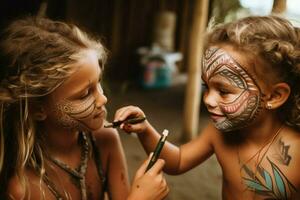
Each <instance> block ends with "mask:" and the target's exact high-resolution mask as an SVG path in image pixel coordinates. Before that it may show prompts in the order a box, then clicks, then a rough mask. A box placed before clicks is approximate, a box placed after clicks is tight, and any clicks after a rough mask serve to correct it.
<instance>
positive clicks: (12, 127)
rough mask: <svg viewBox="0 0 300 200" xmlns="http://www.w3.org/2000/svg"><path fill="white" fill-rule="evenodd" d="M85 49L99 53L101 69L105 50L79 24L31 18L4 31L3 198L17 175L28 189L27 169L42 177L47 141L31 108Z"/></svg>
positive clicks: (0, 108) (0, 103)
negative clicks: (8, 185)
mask: <svg viewBox="0 0 300 200" xmlns="http://www.w3.org/2000/svg"><path fill="white" fill-rule="evenodd" d="M86 49H91V50H94V51H96V52H97V54H98V59H99V62H100V63H101V64H100V66H103V64H104V63H105V61H106V50H105V48H104V47H103V46H102V44H101V43H100V42H99V41H98V40H96V39H92V38H91V37H89V36H88V35H87V34H86V33H85V32H83V31H82V30H80V29H79V28H78V27H77V26H75V25H72V24H67V23H64V22H59V21H52V20H50V19H46V18H35V17H28V18H25V19H20V20H16V21H14V22H13V23H12V24H10V25H9V26H8V27H7V29H6V30H5V31H4V33H3V40H2V41H1V43H0V51H1V54H0V56H1V57H0V62H1V63H0V128H1V130H0V131H1V133H0V185H1V189H0V194H2V195H4V193H5V190H6V185H7V182H8V180H9V178H10V177H11V176H13V175H17V177H18V178H19V179H20V180H21V184H22V185H23V186H24V187H25V188H26V185H27V180H26V176H25V174H24V170H25V168H26V167H32V168H34V169H36V170H37V171H38V173H39V174H40V176H42V175H43V173H44V164H43V163H44V162H43V158H44V151H43V142H42V141H43V139H42V138H41V135H42V134H38V133H40V132H42V130H39V127H38V123H37V122H35V121H34V120H33V118H32V116H31V114H30V110H29V107H30V105H31V104H35V103H40V102H41V100H42V98H44V97H45V96H47V95H48V94H49V93H51V92H52V91H54V90H55V89H56V88H57V87H59V86H60V85H61V84H62V83H63V82H64V81H65V80H66V79H67V78H68V77H69V76H70V75H71V74H72V73H73V72H74V71H75V69H73V68H74V65H72V64H73V63H76V62H77V61H78V60H79V59H80V58H81V57H82V56H83V54H82V52H83V51H84V50H86ZM0 196H1V195H0Z"/></svg>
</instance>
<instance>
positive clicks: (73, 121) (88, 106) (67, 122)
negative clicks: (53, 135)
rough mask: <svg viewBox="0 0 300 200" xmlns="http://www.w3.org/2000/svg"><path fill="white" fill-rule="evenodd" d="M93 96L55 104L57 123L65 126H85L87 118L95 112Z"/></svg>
mask: <svg viewBox="0 0 300 200" xmlns="http://www.w3.org/2000/svg"><path fill="white" fill-rule="evenodd" d="M95 110H96V105H95V98H94V97H93V96H92V95H89V96H88V97H87V98H86V99H84V100H82V101H80V102H69V101H67V100H65V101H62V102H60V103H58V104H57V111H56V112H57V113H58V114H59V115H60V116H59V119H60V120H59V122H58V123H59V124H60V125H62V126H63V127H65V128H86V126H87V123H86V122H85V121H86V120H87V119H90V118H91V117H92V116H93V114H94V113H95Z"/></svg>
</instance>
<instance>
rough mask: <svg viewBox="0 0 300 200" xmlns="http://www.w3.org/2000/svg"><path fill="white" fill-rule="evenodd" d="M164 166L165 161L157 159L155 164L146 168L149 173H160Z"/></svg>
mask: <svg viewBox="0 0 300 200" xmlns="http://www.w3.org/2000/svg"><path fill="white" fill-rule="evenodd" d="M164 166H165V161H164V160H162V159H158V160H157V161H156V162H155V164H154V165H153V166H152V167H151V168H150V169H149V170H148V172H149V173H153V174H159V173H161V171H162V169H163V167H164Z"/></svg>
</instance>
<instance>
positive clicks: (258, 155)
mask: <svg viewBox="0 0 300 200" xmlns="http://www.w3.org/2000/svg"><path fill="white" fill-rule="evenodd" d="M282 128H283V124H282V125H281V126H280V127H279V128H278V130H277V131H276V133H275V134H274V135H273V137H272V138H271V139H270V140H269V141H267V142H266V143H265V144H264V145H263V146H262V147H261V148H260V149H259V150H258V151H257V152H256V153H255V154H253V155H252V156H251V157H250V158H249V159H248V160H246V161H245V162H244V163H242V162H241V158H240V153H239V148H238V146H237V156H238V163H239V166H240V170H239V171H240V177H241V178H243V177H242V169H243V167H244V166H245V165H246V164H247V163H249V162H250V161H251V160H253V159H254V158H255V157H256V156H257V158H256V162H255V164H254V177H256V174H257V167H258V166H259V165H260V164H261V162H262V160H263V158H264V157H265V155H266V154H267V152H268V151H269V149H270V147H271V145H272V144H273V142H274V141H275V139H276V138H277V136H278V135H279V133H280V131H281V130H282ZM266 146H267V149H266V150H265V152H264V153H263V155H262V157H261V158H260V155H261V152H262V151H263V150H264V149H265V147H266ZM242 183H243V182H242ZM254 198H255V195H254Z"/></svg>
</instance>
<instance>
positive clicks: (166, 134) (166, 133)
mask: <svg viewBox="0 0 300 200" xmlns="http://www.w3.org/2000/svg"><path fill="white" fill-rule="evenodd" d="M162 134H163V136H165V137H167V136H168V135H169V131H168V130H167V129H164V131H163V132H162Z"/></svg>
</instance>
